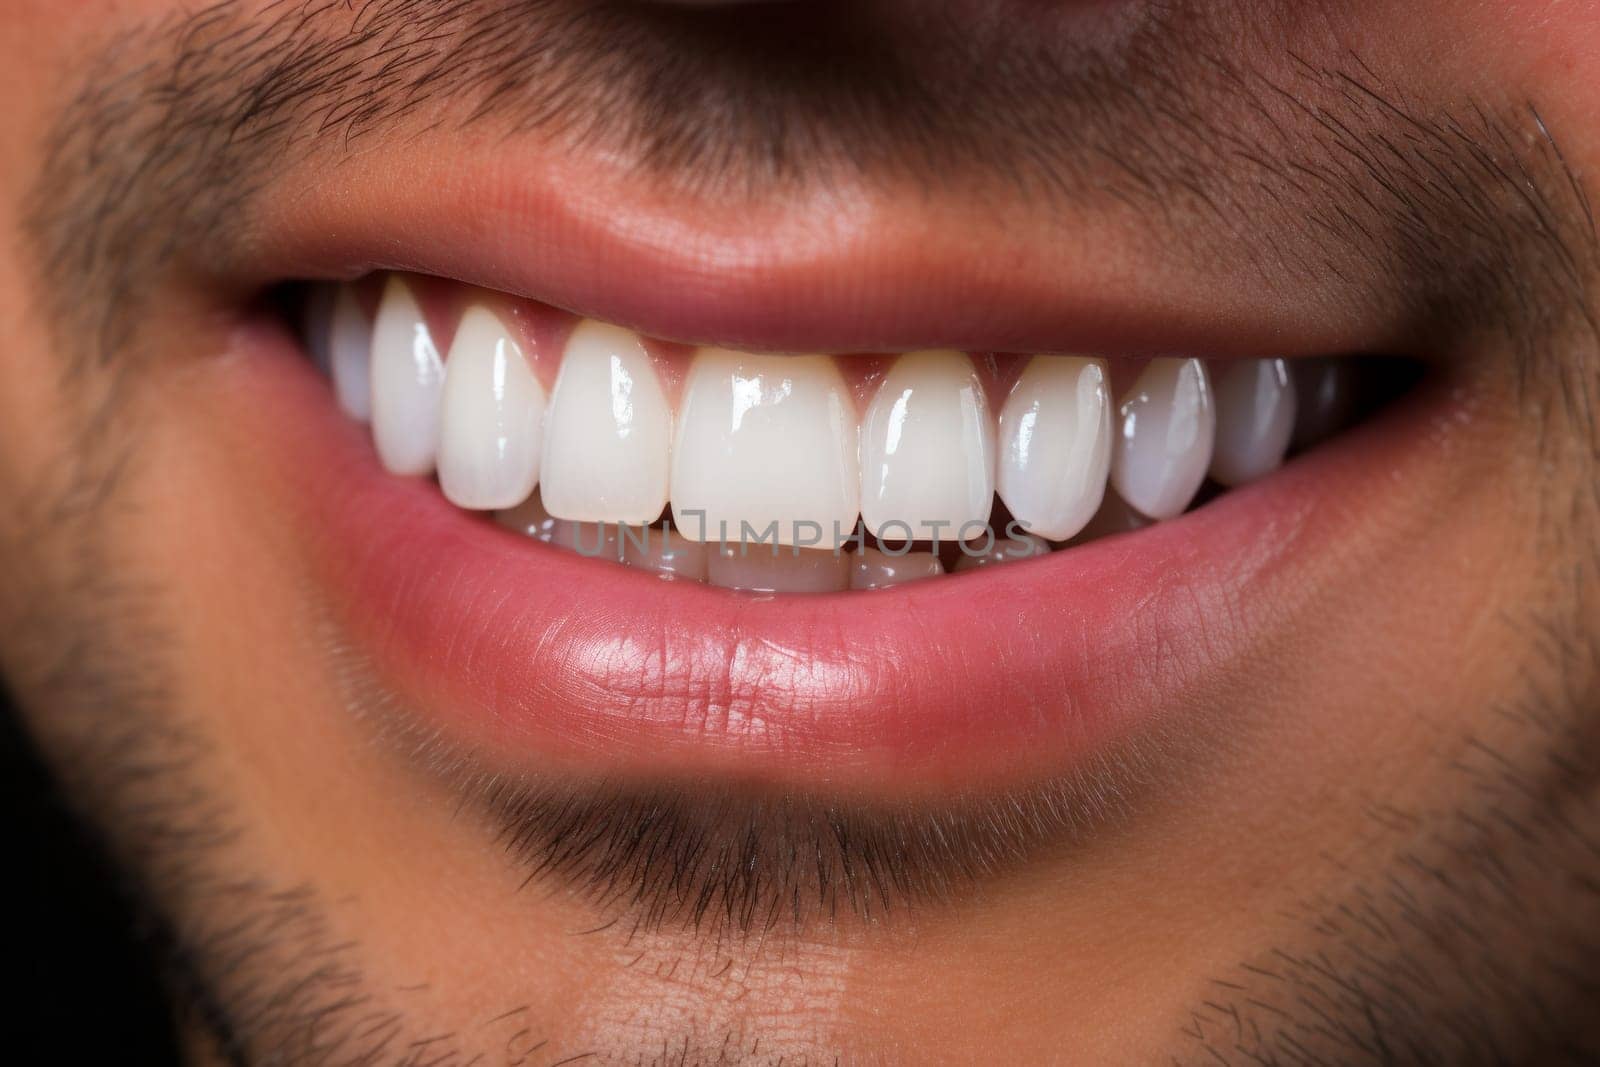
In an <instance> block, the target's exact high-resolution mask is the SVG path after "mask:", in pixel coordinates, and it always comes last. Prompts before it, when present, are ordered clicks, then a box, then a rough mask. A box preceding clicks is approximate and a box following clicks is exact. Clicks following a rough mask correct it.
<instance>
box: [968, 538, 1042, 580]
mask: <svg viewBox="0 0 1600 1067" xmlns="http://www.w3.org/2000/svg"><path fill="white" fill-rule="evenodd" d="M1049 554H1050V543H1049V542H1048V541H1046V540H1045V539H1044V538H1042V537H1036V536H1034V535H1033V534H1029V533H1012V534H1011V535H1010V536H1005V537H1002V536H996V538H995V541H994V544H992V545H990V544H988V543H987V542H979V543H970V542H969V543H968V544H965V545H963V546H961V551H960V554H959V555H957V556H956V566H955V570H956V573H957V574H960V573H962V572H964V571H971V570H977V569H978V568H979V567H990V566H994V565H996V564H1000V563H1015V562H1016V561H1017V560H1022V559H1034V558H1035V557H1037V556H1048V555H1049Z"/></svg>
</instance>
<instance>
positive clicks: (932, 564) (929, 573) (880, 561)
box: [850, 548, 944, 589]
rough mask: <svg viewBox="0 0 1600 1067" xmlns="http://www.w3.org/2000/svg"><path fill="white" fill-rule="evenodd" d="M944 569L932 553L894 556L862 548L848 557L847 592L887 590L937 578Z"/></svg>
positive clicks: (890, 553)
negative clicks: (848, 585)
mask: <svg viewBox="0 0 1600 1067" xmlns="http://www.w3.org/2000/svg"><path fill="white" fill-rule="evenodd" d="M943 573H944V565H943V564H941V563H940V562H939V557H938V556H935V555H934V554H933V553H932V552H904V553H901V554H900V555H898V556H897V555H895V554H894V553H892V552H883V551H880V550H878V549H876V548H863V549H862V550H861V551H860V552H859V553H857V554H855V555H852V556H851V557H850V588H851V589H888V588H890V587H891V586H896V585H904V584H906V583H907V582H918V581H921V580H922V579H924V578H937V577H938V576H939V575H941V574H943Z"/></svg>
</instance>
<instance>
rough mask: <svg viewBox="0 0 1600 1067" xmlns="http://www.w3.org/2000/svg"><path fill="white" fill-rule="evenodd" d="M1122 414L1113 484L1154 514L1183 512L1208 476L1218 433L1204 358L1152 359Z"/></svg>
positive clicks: (1164, 516)
mask: <svg viewBox="0 0 1600 1067" xmlns="http://www.w3.org/2000/svg"><path fill="white" fill-rule="evenodd" d="M1118 414H1119V416H1120V421H1121V425H1120V428H1119V430H1120V432H1119V435H1118V437H1117V442H1116V447H1115V450H1114V452H1113V456H1112V460H1111V484H1112V485H1113V486H1115V487H1116V490H1117V492H1118V493H1119V494H1120V495H1121V496H1122V498H1123V499H1124V500H1126V501H1127V502H1128V503H1129V504H1132V505H1133V506H1134V507H1135V508H1138V509H1139V511H1141V512H1142V513H1144V514H1145V515H1148V516H1149V517H1150V518H1152V519H1170V518H1173V517H1174V516H1177V515H1181V514H1182V513H1183V510H1184V509H1185V508H1187V507H1188V506H1189V502H1190V501H1191V500H1193V499H1194V495H1195V493H1196V492H1198V491H1199V489H1200V483H1202V482H1203V481H1205V477H1206V468H1207V467H1209V466H1210V465H1211V449H1212V443H1213V438H1214V437H1215V435H1216V409H1215V408H1214V407H1213V406H1212V400H1211V383H1210V380H1209V379H1208V378H1207V376H1206V368H1205V364H1204V363H1201V362H1200V361H1199V360H1197V359H1154V360H1151V361H1150V365H1149V366H1148V367H1146V368H1145V370H1144V373H1143V374H1141V375H1139V380H1138V381H1136V382H1135V383H1134V384H1133V388H1132V389H1130V390H1129V391H1128V394H1127V396H1125V397H1124V398H1123V400H1122V404H1121V407H1120V408H1119V412H1118Z"/></svg>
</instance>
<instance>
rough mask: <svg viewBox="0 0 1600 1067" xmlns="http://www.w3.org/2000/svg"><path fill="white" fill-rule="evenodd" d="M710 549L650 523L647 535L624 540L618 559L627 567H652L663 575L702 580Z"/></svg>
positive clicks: (705, 574) (703, 579) (653, 570)
mask: <svg viewBox="0 0 1600 1067" xmlns="http://www.w3.org/2000/svg"><path fill="white" fill-rule="evenodd" d="M710 553H711V550H710V549H709V548H708V547H707V546H706V545H703V544H700V543H699V542H697V541H690V540H688V539H687V538H685V537H684V536H683V535H682V534H680V533H678V532H677V531H676V530H666V529H662V528H660V527H652V528H651V529H650V532H649V534H648V539H646V540H641V541H640V542H638V543H635V542H633V541H631V540H630V541H627V542H626V543H624V544H623V546H622V561H623V562H624V563H626V564H628V566H630V567H637V568H639V569H640V570H645V571H652V572H654V573H656V574H659V575H661V576H662V577H663V578H682V579H686V580H688V581H695V582H703V581H705V580H706V577H707V567H708V564H709V560H710Z"/></svg>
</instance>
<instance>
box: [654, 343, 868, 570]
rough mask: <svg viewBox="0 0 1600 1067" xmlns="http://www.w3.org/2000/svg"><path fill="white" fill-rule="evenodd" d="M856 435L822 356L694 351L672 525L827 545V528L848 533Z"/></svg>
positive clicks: (855, 491) (708, 533) (846, 401)
mask: <svg viewBox="0 0 1600 1067" xmlns="http://www.w3.org/2000/svg"><path fill="white" fill-rule="evenodd" d="M858 437H859V431H858V428H857V426H856V421H855V416H854V412H853V410H852V408H851V401H850V395H849V393H848V392H847V390H846V387H845V383H844V379H843V378H841V377H840V375H839V371H838V368H836V367H835V366H834V363H833V360H832V359H830V358H829V357H826V356H757V355H747V354H745V353H742V352H730V351H727V350H724V349H703V350H701V351H700V352H698V353H697V354H696V355H695V358H694V363H693V365H692V366H691V367H690V369H689V379H688V381H687V382H686V383H685V386H684V392H683V401H682V404H681V405H680V407H679V412H678V425H677V438H676V441H675V442H674V445H673V449H672V487H671V496H672V517H673V525H674V526H675V527H676V528H677V529H678V531H679V532H680V533H681V534H682V535H683V536H685V537H688V538H690V539H691V540H697V541H721V542H730V543H737V542H740V541H744V540H750V539H754V538H761V537H763V536H767V535H768V534H769V531H770V532H771V534H772V535H773V536H775V537H776V540H777V542H778V543H779V544H784V545H794V544H804V543H806V542H807V541H810V542H811V543H815V544H823V545H827V546H828V547H829V548H830V549H831V548H832V546H833V543H834V529H835V527H837V528H838V529H839V530H840V531H841V534H840V536H841V537H842V536H846V535H848V533H849V531H851V530H852V529H854V527H855V521H856V515H857V514H858V512H859V510H860V486H861V468H860V463H859V459H858V453H857V441H858ZM653 517H654V516H652V518H653ZM753 548H754V549H757V550H760V549H761V546H760V545H755V546H753ZM716 573H717V570H716V567H715V566H713V567H712V574H713V578H712V580H713V581H715V580H716V578H715V575H716Z"/></svg>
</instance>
